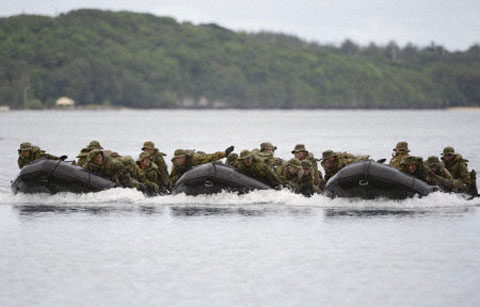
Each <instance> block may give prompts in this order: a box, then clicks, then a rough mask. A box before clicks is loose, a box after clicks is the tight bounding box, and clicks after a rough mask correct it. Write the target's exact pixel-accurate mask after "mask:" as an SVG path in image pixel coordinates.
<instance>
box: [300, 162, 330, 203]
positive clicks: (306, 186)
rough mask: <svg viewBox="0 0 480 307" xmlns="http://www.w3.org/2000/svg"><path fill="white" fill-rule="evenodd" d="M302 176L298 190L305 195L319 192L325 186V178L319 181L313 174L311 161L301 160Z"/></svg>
mask: <svg viewBox="0 0 480 307" xmlns="http://www.w3.org/2000/svg"><path fill="white" fill-rule="evenodd" d="M302 168H303V176H302V178H301V180H300V183H299V189H298V192H299V193H301V194H303V195H305V196H312V195H313V194H317V193H321V192H322V189H323V187H324V186H325V180H323V179H321V181H320V180H319V179H318V177H316V176H315V175H314V169H313V164H312V161H310V160H307V159H305V160H303V161H302Z"/></svg>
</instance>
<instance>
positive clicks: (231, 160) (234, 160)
mask: <svg viewBox="0 0 480 307" xmlns="http://www.w3.org/2000/svg"><path fill="white" fill-rule="evenodd" d="M226 164H227V165H230V166H233V167H237V164H238V154H236V153H233V152H232V153H231V154H229V155H228V156H227V162H226Z"/></svg>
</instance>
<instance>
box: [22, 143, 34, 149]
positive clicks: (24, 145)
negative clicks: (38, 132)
mask: <svg viewBox="0 0 480 307" xmlns="http://www.w3.org/2000/svg"><path fill="white" fill-rule="evenodd" d="M28 150H32V144H31V143H29V142H25V143H22V144H20V151H28Z"/></svg>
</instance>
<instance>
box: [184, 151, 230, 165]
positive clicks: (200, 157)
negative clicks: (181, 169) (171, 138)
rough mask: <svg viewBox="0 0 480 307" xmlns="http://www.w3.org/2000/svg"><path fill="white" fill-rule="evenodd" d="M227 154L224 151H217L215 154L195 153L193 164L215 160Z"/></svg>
mask: <svg viewBox="0 0 480 307" xmlns="http://www.w3.org/2000/svg"><path fill="white" fill-rule="evenodd" d="M226 156H227V155H226V153H225V152H224V151H217V152H215V153H213V154H202V153H195V154H193V156H192V165H200V164H205V163H209V162H214V161H217V160H220V159H223V158H225V157H226Z"/></svg>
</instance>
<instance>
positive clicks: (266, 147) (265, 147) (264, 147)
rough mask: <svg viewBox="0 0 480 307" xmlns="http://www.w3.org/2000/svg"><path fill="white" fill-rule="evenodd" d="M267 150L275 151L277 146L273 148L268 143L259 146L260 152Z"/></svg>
mask: <svg viewBox="0 0 480 307" xmlns="http://www.w3.org/2000/svg"><path fill="white" fill-rule="evenodd" d="M268 149H273V150H277V146H273V145H272V143H270V142H264V143H262V144H260V151H264V150H268Z"/></svg>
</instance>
